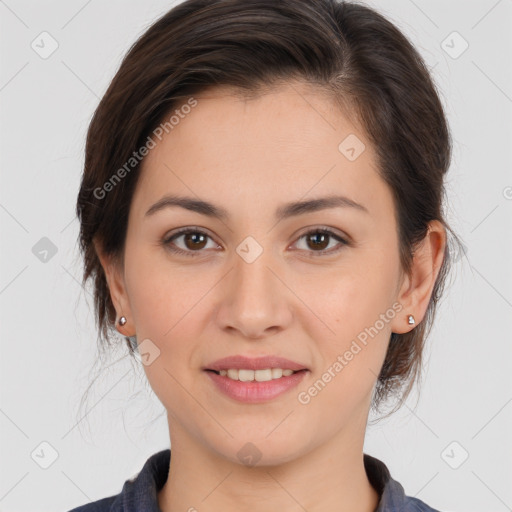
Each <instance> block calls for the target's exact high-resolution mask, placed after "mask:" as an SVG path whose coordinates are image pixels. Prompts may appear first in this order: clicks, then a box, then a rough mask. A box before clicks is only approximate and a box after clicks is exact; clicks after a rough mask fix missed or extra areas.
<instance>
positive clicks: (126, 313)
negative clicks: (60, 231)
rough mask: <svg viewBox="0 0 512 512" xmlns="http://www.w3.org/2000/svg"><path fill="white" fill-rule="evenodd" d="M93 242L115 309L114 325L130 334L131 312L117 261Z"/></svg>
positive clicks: (122, 332)
mask: <svg viewBox="0 0 512 512" xmlns="http://www.w3.org/2000/svg"><path fill="white" fill-rule="evenodd" d="M93 243H94V248H95V250H96V254H97V255H98V259H99V260H100V263H101V266H102V268H103V272H104V273H105V278H106V280H107V286H108V289H109V293H110V298H111V300H112V304H113V305H114V308H115V310H116V324H115V327H116V329H117V330H118V331H119V332H120V333H121V334H124V335H125V336H130V335H131V333H132V332H134V329H133V326H132V325H131V322H129V321H128V319H129V318H132V314H131V310H130V306H129V301H128V296H127V293H126V287H125V284H124V279H123V277H122V273H121V270H120V267H119V263H118V262H117V261H115V260H114V259H113V258H112V257H111V256H109V255H106V254H105V253H104V252H103V250H102V247H101V244H100V243H98V242H97V241H96V240H94V242H93Z"/></svg>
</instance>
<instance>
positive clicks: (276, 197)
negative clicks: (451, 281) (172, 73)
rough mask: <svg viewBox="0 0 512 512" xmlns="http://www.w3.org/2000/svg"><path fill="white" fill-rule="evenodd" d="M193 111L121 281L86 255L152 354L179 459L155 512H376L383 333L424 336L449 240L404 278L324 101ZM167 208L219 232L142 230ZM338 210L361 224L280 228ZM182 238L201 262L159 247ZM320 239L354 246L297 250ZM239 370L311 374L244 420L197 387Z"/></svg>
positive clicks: (331, 216) (340, 127)
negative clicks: (324, 205) (253, 367)
mask: <svg viewBox="0 0 512 512" xmlns="http://www.w3.org/2000/svg"><path fill="white" fill-rule="evenodd" d="M194 97H195V98H196V99H197V100H198V104H197V106H195V107H194V108H193V109H192V111H191V113H190V114H188V115H187V116H186V117H185V118H184V119H182V120H180V122H179V124H177V125H176V126H175V127H174V129H173V130H172V131H170V132H169V133H168V134H167V135H165V136H164V137H163V139H162V141H161V142H159V143H158V144H157V146H156V147H155V148H154V149H152V150H151V151H150V153H149V154H148V156H147V157H146V158H145V160H144V162H143V166H142V169H141V173H142V174H141V177H140V181H139V183H138V185H137V188H136V191H135V194H134V197H133V201H132V204H131V209H130V215H129V220H128V231H127V239H126V246H125V253H124V265H117V264H115V263H114V261H113V260H110V259H109V258H107V257H105V256H104V255H103V254H102V253H101V248H100V246H99V244H96V247H97V251H98V253H99V256H100V259H101V263H102V265H103V268H104V269H105V273H106V275H107V280H108V284H109V289H110V291H111V297H112V300H113V303H114V306H115V308H116V312H117V314H118V317H119V316H121V315H124V316H125V317H126V318H127V323H126V324H125V325H124V326H123V327H120V326H119V327H118V330H119V332H121V333H122V334H124V335H133V334H134V333H136V335H137V339H138V342H139V343H141V341H142V340H145V339H150V340H151V343H153V344H154V345H153V346H157V347H158V349H159V350H160V354H159V356H158V357H157V358H156V359H154V361H152V362H151V364H149V365H145V366H144V370H145V372H146V375H147V378H148V380H149V383H150V385H151V387H152V388H153V390H154V392H155V393H156V395H157V396H158V397H159V399H160V400H161V402H162V404H163V405H164V406H165V408H166V410H167V417H168V423H169V434H170V439H171V445H172V446H171V448H172V457H171V463H170V468H169V470H170V476H169V479H168V480H167V482H166V484H165V485H164V487H163V488H162V489H161V491H160V492H159V494H158V500H159V505H160V508H161V509H162V510H163V511H164V512H169V511H172V512H177V511H187V510H189V509H191V507H194V508H195V509H197V510H200V511H218V510H223V511H235V510H236V511H240V510H242V511H247V512H249V511H261V510H264V509H269V510H283V511H290V512H292V511H303V510H304V509H306V510H308V511H309V512H324V511H325V512H327V511H329V512H332V510H338V511H346V512H349V511H350V512H373V511H374V510H375V508H376V507H377V505H378V501H379V496H378V494H377V492H376V491H375V489H373V487H372V486H371V484H370V482H369V481H368V478H367V475H366V473H365V470H364V465H363V443H364V435H365V430H366V424H367V419H368V413H369V409H370V403H371V398H372V392H373V389H374V386H375V383H376V379H377V375H378V374H379V371H380V369H381V367H382V364H383V361H384V358H385V355H386V349H387V346H388V341H389V337H390V335H391V333H392V332H396V333H405V332H408V331H409V330H411V329H412V328H414V326H410V325H409V324H408V323H407V317H408V315H409V314H413V315H414V317H415V320H416V324H418V323H419V322H421V321H422V319H423V316H424V314H425V311H426V309H427V306H428V302H429V299H430V296H431V293H432V290H433V286H434V284H435V280H436V277H437V275H438V271H439V268H440V266H441V263H442V258H443V253H444V247H445V243H446V233H445V230H444V228H443V226H442V225H441V224H440V223H439V222H437V221H433V222H432V223H431V225H430V230H429V233H428V234H427V236H426V237H425V239H424V241H423V243H422V245H421V246H420V247H419V248H418V250H417V252H416V255H415V259H414V264H413V269H412V273H411V275H410V276H407V275H405V274H404V273H402V270H401V267H400V262H399V252H398V238H397V225H396V219H395V213H394V204H393V200H392V195H391V191H390V189H389V188H388V186H387V185H386V183H385V182H384V181H383V180H382V179H381V178H380V176H379V175H378V173H377V167H376V156H375V152H374V149H373V148H372V147H371V145H370V143H369V141H368V140H367V137H366V135H365V133H364V131H363V130H362V128H361V127H360V126H357V125H355V124H353V123H352V122H351V121H350V120H349V118H348V117H347V116H345V115H344V114H343V113H342V112H341V111H340V109H338V108H336V106H335V105H334V103H333V102H332V100H331V99H329V98H328V97H327V96H326V95H325V94H323V93H322V91H321V90H319V89H318V88H316V89H315V88H312V87H311V86H308V85H306V84H301V83H292V82H289V83H287V84H281V85H279V86H278V87H276V88H275V89H273V90H269V91H265V93H264V94H263V95H262V96H260V97H257V98H252V99H250V100H243V99H241V98H239V97H235V96H234V95H233V94H232V92H231V91H230V90H229V89H227V88H216V89H210V90H208V91H207V92H204V93H203V94H200V95H196V96H194ZM349 134H355V135H356V136H357V137H358V138H359V139H360V140H361V141H363V142H364V143H365V145H366V149H365V150H364V151H363V152H362V154H361V155H360V156H359V157H358V158H357V159H356V160H354V161H350V160H349V159H347V158H346V157H345V155H343V154H342V153H341V152H340V151H339V150H338V146H339V144H340V142H341V141H342V140H343V139H345V137H347V136H348V135H349ZM168 193H173V194H176V195H186V196H194V197H197V198H200V199H202V200H206V201H209V202H212V203H214V204H216V205H221V206H222V207H224V208H226V209H227V210H228V212H229V215H230V218H229V219H228V220H226V221H220V220H218V219H214V218H210V217H208V216H205V215H201V214H199V213H197V212H192V211H189V210H185V209H182V208H180V207H176V206H175V207H171V208H167V209H164V210H161V211H159V212H157V213H155V214H154V215H150V216H145V212H146V211H147V210H148V209H149V207H150V206H151V205H153V204H154V203H155V202H156V201H158V200H159V199H160V198H161V197H163V196H164V195H165V194H168ZM333 193H336V194H343V195H345V196H347V197H349V198H351V199H352V200H354V201H356V202H358V203H360V204H362V205H364V206H365V207H366V208H367V209H368V213H365V212H361V211H359V210H357V209H355V208H350V207H343V208H341V207H336V208H330V209H325V210H321V211H317V212H310V213H306V214H303V215H299V216H295V217H291V218H289V219H285V220H281V221H280V222H278V223H276V221H275V220H274V217H273V216H274V210H275V209H276V208H277V207H279V206H280V205H282V204H283V203H286V202H290V201H298V200H306V199H313V198H318V197H323V196H327V195H330V194H333ZM187 226H188V227H191V228H194V227H195V228H201V230H202V231H206V233H207V235H208V236H209V237H208V238H206V240H204V243H203V244H200V248H199V249H196V248H195V247H197V245H194V241H193V240H192V241H190V240H189V241H188V243H187V238H186V237H185V236H181V237H178V238H177V239H174V244H175V246H177V247H179V248H181V249H182V250H185V251H187V250H188V251H189V252H191V253H192V252H194V251H195V253H194V254H195V256H193V257H188V256H186V255H178V254H174V253H172V252H170V251H169V249H168V248H166V247H165V246H164V245H163V244H162V243H161V242H162V240H164V239H165V238H166V235H167V236H169V235H170V234H172V233H171V232H172V231H174V230H176V229H177V228H181V227H187ZM322 226H325V227H329V228H330V229H331V230H332V231H334V233H335V234H337V235H340V236H341V237H342V238H348V239H349V240H350V241H351V244H349V245H340V242H339V241H338V240H336V239H335V238H332V237H331V238H329V239H328V241H326V242H325V244H324V245H321V244H320V247H319V245H318V244H319V242H318V241H315V238H314V237H313V238H312V237H307V236H303V235H304V234H305V233H307V232H308V231H309V230H312V229H314V228H318V227H322ZM247 236H251V237H253V238H254V239H255V240H256V241H257V242H258V244H259V245H260V246H261V247H262V249H263V253H262V254H261V255H260V256H259V257H258V258H257V259H256V260H255V261H254V262H252V263H248V262H246V261H245V260H244V259H243V258H241V257H240V256H239V255H238V253H237V252H236V249H237V247H238V245H239V244H240V243H241V242H242V241H243V240H244V239H245V238H246V237H247ZM308 240H309V243H308ZM315 243H316V244H317V245H315ZM169 244H171V242H169ZM169 244H168V245H169ZM196 244H197V242H196ZM337 248H340V251H339V252H337V253H334V252H331V254H328V252H329V251H334V250H336V249H337ZM322 251H323V252H324V255H323V256H321V255H319V253H321V252H322ZM393 304H399V305H400V307H401V308H402V309H401V310H400V311H399V312H398V313H396V314H395V315H394V318H391V317H390V318H391V319H390V320H388V321H387V322H384V327H383V328H381V330H379V332H378V334H377V335H375V336H374V337H373V338H369V341H368V343H367V345H366V346H364V348H362V350H361V351H360V352H359V353H357V355H355V356H354V357H353V359H352V360H351V361H350V362H349V363H348V364H347V365H346V366H345V367H344V368H343V370H342V371H341V372H339V373H337V374H336V376H335V377H334V378H332V379H331V381H330V382H329V383H328V384H327V385H326V386H325V387H324V388H323V389H322V390H321V392H319V393H318V394H317V395H316V396H314V397H313V398H312V399H311V401H310V402H309V403H308V404H302V403H300V402H299V401H298V398H297V395H298V393H299V392H300V391H304V390H307V389H308V388H309V387H310V386H312V384H313V383H314V382H315V381H317V380H318V379H319V378H321V377H322V374H323V373H324V372H325V371H326V370H327V369H328V368H329V367H332V365H333V363H334V362H335V361H336V360H337V357H338V356H339V355H340V354H341V355H343V354H344V353H345V352H346V351H347V350H348V349H349V348H350V345H351V343H352V341H353V340H355V339H356V337H357V335H358V334H359V333H361V332H362V331H364V329H365V328H368V327H370V326H373V325H374V324H375V322H376V320H378V319H379V315H381V314H384V313H386V312H387V311H390V310H391V311H393V308H392V305H393ZM235 354H243V355H247V356H249V357H251V356H253V357H256V356H261V355H267V354H277V355H280V356H283V357H287V358H288V359H291V360H294V361H297V362H300V363H302V364H303V365H304V366H306V367H307V368H308V369H309V370H310V371H309V372H308V373H307V374H306V376H305V378H304V379H303V381H302V382H301V384H300V385H299V386H298V387H297V388H294V389H292V390H290V391H287V392H286V393H284V394H282V395H281V396H279V397H277V398H275V399H274V400H272V401H269V402H265V403H260V404H244V403H241V402H237V401H234V400H232V399H230V398H229V397H227V396H225V395H223V394H222V393H220V392H219V391H217V389H216V387H215V386H214V385H213V383H212V382H211V381H210V378H209V377H208V375H207V374H206V373H205V372H204V371H202V370H201V368H202V367H203V366H205V365H207V363H211V362H213V361H215V360H216V359H219V358H221V357H225V356H228V355H235ZM247 442H251V443H253V444H254V445H255V446H256V447H257V448H258V450H259V451H260V452H261V459H260V460H259V461H258V463H257V464H256V465H254V466H247V465H244V463H243V462H242V461H241V460H240V459H239V458H238V456H237V452H238V451H239V450H240V449H241V448H242V447H243V446H244V445H246V443H247ZM191 510H193V509H191Z"/></svg>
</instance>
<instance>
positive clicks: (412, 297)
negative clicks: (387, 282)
mask: <svg viewBox="0 0 512 512" xmlns="http://www.w3.org/2000/svg"><path fill="white" fill-rule="evenodd" d="M445 247H446V230H445V228H444V226H443V225H442V223H441V222H440V221H438V220H434V221H431V222H430V223H429V228H428V231H427V234H426V235H425V238H424V239H423V240H422V241H421V242H420V244H419V245H418V246H417V249H416V251H415V253H414V256H413V263H412V268H411V274H410V275H406V276H405V277H404V279H403V281H402V284H401V287H400V291H399V294H398V297H397V300H398V302H400V304H402V306H403V310H402V311H403V313H400V315H398V316H396V317H395V318H394V320H393V322H392V324H391V330H392V332H395V333H397V334H403V333H406V332H409V331H411V330H412V329H414V325H409V323H408V321H407V320H408V318H409V315H413V316H414V320H415V325H417V324H419V323H420V322H421V321H422V320H423V318H424V316H425V312H426V311H427V307H428V304H429V301H430V297H431V295H432V291H433V289H434V285H435V282H436V279H437V276H438V275H439V270H440V269H441V265H442V263H443V260H444V251H445Z"/></svg>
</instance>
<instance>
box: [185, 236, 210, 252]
mask: <svg viewBox="0 0 512 512" xmlns="http://www.w3.org/2000/svg"><path fill="white" fill-rule="evenodd" d="M183 241H184V244H185V246H186V247H187V249H191V250H195V249H203V248H204V246H205V241H206V236H205V235H203V234H202V233H196V232H189V233H186V234H184V235H183Z"/></svg>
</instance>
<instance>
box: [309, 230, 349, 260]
mask: <svg viewBox="0 0 512 512" xmlns="http://www.w3.org/2000/svg"><path fill="white" fill-rule="evenodd" d="M302 239H305V241H306V244H305V245H306V247H305V248H299V249H300V250H305V251H307V252H309V253H311V254H312V256H326V255H330V254H334V253H336V252H338V251H340V250H341V249H343V247H344V246H345V245H349V243H348V242H347V241H346V240H345V239H343V238H342V237H340V236H339V235H337V234H336V233H334V232H333V231H331V230H330V229H325V228H317V229H314V230H311V231H308V232H307V233H304V234H303V235H302V236H301V237H300V238H299V240H302ZM334 240H337V241H338V244H337V245H338V248H336V244H334V247H335V248H334V250H326V249H327V248H328V247H329V245H331V243H332V241H334ZM331 247H332V246H331ZM315 253H316V254H315Z"/></svg>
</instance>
